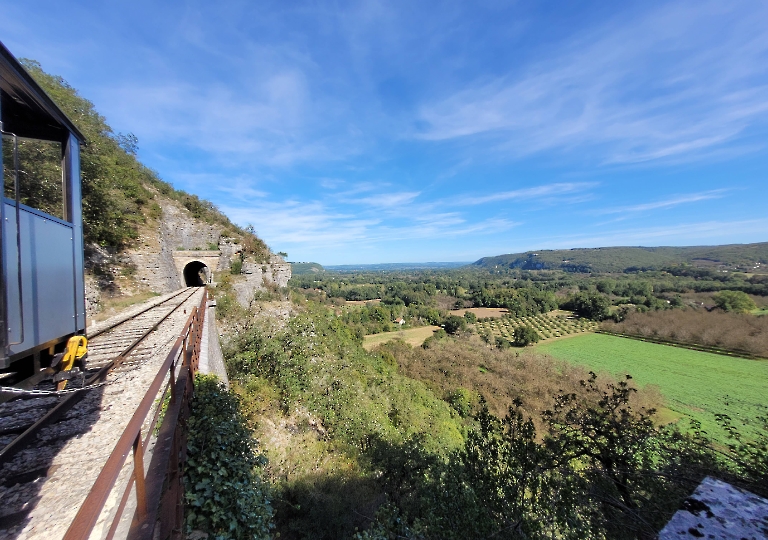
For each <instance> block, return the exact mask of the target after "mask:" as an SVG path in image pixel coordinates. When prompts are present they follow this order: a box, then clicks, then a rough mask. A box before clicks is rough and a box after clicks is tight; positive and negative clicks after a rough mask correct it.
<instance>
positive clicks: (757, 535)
mask: <svg viewBox="0 0 768 540" xmlns="http://www.w3.org/2000/svg"><path fill="white" fill-rule="evenodd" d="M766 525H768V500H766V499H763V498H762V497H758V496H757V495H755V494H753V493H750V492H748V491H744V490H743V489H739V488H737V487H734V486H732V485H730V484H727V483H726V482H722V481H720V480H716V479H714V478H710V477H707V478H705V479H704V481H702V483H701V484H699V487H697V488H696V491H694V492H693V494H692V495H691V496H690V497H688V498H687V499H686V500H685V501H683V504H682V508H681V509H680V510H679V511H678V512H677V513H675V515H674V516H672V519H671V520H670V521H669V523H667V525H666V527H664V528H663V529H662V530H661V532H660V533H659V540H672V539H677V538H691V537H694V538H705V537H706V538H719V539H722V540H730V539H733V540H741V539H742V538H748V539H755V540H758V539H759V540H767V539H768V528H766Z"/></svg>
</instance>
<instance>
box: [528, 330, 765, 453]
mask: <svg viewBox="0 0 768 540" xmlns="http://www.w3.org/2000/svg"><path fill="white" fill-rule="evenodd" d="M536 350H537V351H540V352H544V353H547V354H550V355H551V356H553V357H555V358H560V359H563V360H567V361H569V362H572V363H574V364H579V365H583V366H586V367H588V368H590V369H592V370H594V371H606V372H608V373H611V374H613V375H618V376H621V375H624V374H630V375H632V377H634V379H635V381H636V382H637V384H638V385H640V386H644V385H646V384H654V385H656V386H658V387H659V389H660V390H661V392H662V394H663V395H664V397H665V398H666V406H667V407H668V408H670V409H671V410H673V411H675V412H677V413H680V414H683V415H686V416H690V417H692V418H695V419H696V420H698V421H700V422H701V424H702V426H703V428H704V429H705V430H706V431H707V433H708V434H709V435H710V436H711V437H712V438H713V439H715V440H717V441H719V442H725V440H726V437H725V432H724V431H723V430H722V429H720V428H719V426H718V425H717V422H716V421H715V413H726V414H728V415H730V416H731V418H733V419H734V420H736V419H745V420H748V421H751V420H753V419H754V418H755V417H757V416H760V415H765V414H766V413H767V412H768V409H767V408H766V396H768V361H765V360H747V359H743V358H731V357H726V356H721V355H718V354H711V353H705V352H699V351H691V350H688V349H681V348H678V347H670V346H667V345H657V344H654V343H645V342H642V341H637V340H634V339H626V338H620V337H614V336H606V335H600V334H585V335H582V336H575V337H573V338H571V339H568V340H564V341H552V342H549V343H543V344H541V345H539V346H537V347H536ZM750 431H751V430H750V429H744V432H745V433H748V432H750Z"/></svg>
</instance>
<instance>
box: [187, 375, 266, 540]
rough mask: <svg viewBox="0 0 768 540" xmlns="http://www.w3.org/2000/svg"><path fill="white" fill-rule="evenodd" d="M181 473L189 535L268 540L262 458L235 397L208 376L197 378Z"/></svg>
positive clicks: (264, 461)
mask: <svg viewBox="0 0 768 540" xmlns="http://www.w3.org/2000/svg"><path fill="white" fill-rule="evenodd" d="M188 433H189V440H188V443H187V453H188V456H189V457H188V460H187V466H186V468H185V471H184V484H185V493H184V502H185V505H186V512H185V514H186V515H185V521H186V528H187V531H188V532H191V531H193V530H201V531H203V532H206V533H209V534H210V535H213V536H215V537H216V538H222V539H224V538H232V539H240V538H243V539H244V538H249V539H250V538H269V537H270V535H269V531H270V529H271V528H272V506H271V504H270V501H269V489H268V486H267V485H266V484H265V483H264V482H263V481H262V479H261V477H260V474H259V473H260V469H261V468H262V467H264V466H265V465H266V462H267V460H266V458H264V457H263V456H261V455H259V454H258V448H257V446H256V441H255V440H254V439H253V438H252V435H251V431H250V430H249V429H248V427H247V425H246V420H245V418H243V416H242V414H241V412H240V407H239V401H238V399H237V397H236V396H235V394H233V393H231V392H229V391H228V390H226V389H225V388H224V385H223V384H222V383H221V382H219V380H218V379H217V378H216V377H215V376H212V375H199V374H198V375H197V377H195V397H194V399H193V400H192V414H191V416H190V418H189V423H188Z"/></svg>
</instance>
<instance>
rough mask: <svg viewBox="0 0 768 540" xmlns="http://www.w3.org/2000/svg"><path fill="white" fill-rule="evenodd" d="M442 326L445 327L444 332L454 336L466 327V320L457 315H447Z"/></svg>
mask: <svg viewBox="0 0 768 540" xmlns="http://www.w3.org/2000/svg"><path fill="white" fill-rule="evenodd" d="M443 326H444V327H445V331H446V332H448V333H449V334H455V333H456V332H458V331H459V330H463V329H465V328H466V327H467V320H466V319H465V318H464V317H459V316H457V315H449V316H448V317H446V318H445V322H444V323H443Z"/></svg>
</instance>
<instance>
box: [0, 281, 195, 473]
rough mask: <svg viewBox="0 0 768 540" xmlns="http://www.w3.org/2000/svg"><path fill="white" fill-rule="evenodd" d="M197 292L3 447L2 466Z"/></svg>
mask: <svg viewBox="0 0 768 540" xmlns="http://www.w3.org/2000/svg"><path fill="white" fill-rule="evenodd" d="M188 290H189V289H183V290H182V291H181V292H186V291H188ZM195 292H196V290H195V291H192V293H191V294H190V295H189V296H188V297H187V298H185V299H184V301H183V302H181V303H180V304H179V305H177V306H176V307H174V308H173V309H172V310H171V311H169V312H168V313H166V314H165V315H164V316H163V317H162V318H161V319H160V320H158V321H155V322H154V323H153V324H152V326H151V327H149V328H148V329H147V330H146V331H144V332H143V333H142V334H141V335H140V336H139V337H137V338H136V339H135V340H133V342H131V344H130V345H128V347H126V348H125V349H123V351H122V352H121V353H120V354H118V355H117V356H115V357H114V358H113V359H112V360H110V361H109V362H108V363H107V364H105V365H104V366H102V367H101V368H99V371H97V372H96V373H95V374H94V375H93V376H91V377H90V378H89V379H88V380H87V381H85V387H84V389H83V390H84V391H80V392H73V393H71V394H67V395H66V397H64V399H62V400H61V401H60V402H59V403H58V404H57V405H56V406H55V407H53V408H52V409H51V410H50V411H48V412H47V413H46V414H45V415H44V416H42V417H41V418H40V419H39V420H38V421H37V422H35V423H34V424H32V425H31V426H30V427H28V428H27V429H26V430H24V432H23V433H21V434H20V435H19V436H18V437H16V438H15V439H13V441H11V442H10V443H8V444H7V445H6V446H5V447H3V449H2V450H0V465H2V464H4V463H6V462H8V461H9V460H10V459H11V458H12V457H13V456H15V455H16V454H18V453H19V452H20V451H21V450H23V449H24V448H26V447H27V445H29V443H31V442H32V441H33V439H34V437H35V436H36V435H37V434H38V433H39V432H40V430H41V429H43V428H44V427H45V426H47V425H48V424H50V423H52V422H55V421H56V420H58V419H59V418H61V416H62V415H63V414H64V413H66V412H67V411H69V410H70V409H71V408H72V407H74V406H75V405H76V404H77V402H78V401H80V398H82V397H83V395H84V394H85V390H87V389H88V386H91V385H94V384H96V383H97V382H101V381H103V380H104V379H106V377H107V374H108V373H109V372H110V371H111V370H113V369H114V368H116V367H118V366H119V365H120V364H122V362H123V360H125V358H126V357H127V356H128V355H129V354H130V353H131V352H132V351H133V350H134V349H135V348H136V347H137V346H138V345H139V344H140V343H141V342H142V341H144V340H145V339H146V338H147V336H149V334H151V333H152V332H153V331H155V330H156V329H157V327H158V326H159V325H160V324H162V323H163V321H165V320H166V319H167V318H168V317H170V316H171V315H172V314H173V313H174V312H175V311H176V310H177V309H179V308H180V307H181V306H182V305H184V303H185V302H186V301H187V300H189V298H191V297H192V296H193V295H194V294H195ZM180 294H181V293H179V294H175V295H173V296H172V297H171V298H167V299H165V300H163V301H162V302H159V303H158V304H155V305H154V306H152V307H150V308H148V309H144V310H142V311H141V312H140V313H137V314H135V315H134V316H133V317H132V318H135V317H138V316H139V315H142V314H144V313H146V312H147V311H149V310H150V309H153V308H155V307H158V306H161V305H162V304H164V303H165V302H167V301H168V300H171V299H172V298H176V297H177V296H179V295H180ZM203 296H204V297H205V296H206V295H205V294H203ZM129 320H131V319H130V318H129V319H125V320H124V321H122V322H120V323H117V324H115V325H113V326H112V327H111V328H115V327H116V326H119V325H120V324H122V323H124V322H127V321H129ZM94 388H98V386H94Z"/></svg>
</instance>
